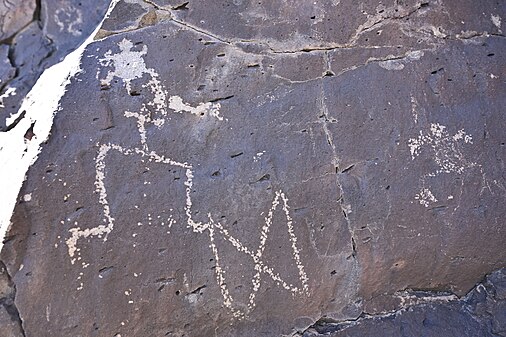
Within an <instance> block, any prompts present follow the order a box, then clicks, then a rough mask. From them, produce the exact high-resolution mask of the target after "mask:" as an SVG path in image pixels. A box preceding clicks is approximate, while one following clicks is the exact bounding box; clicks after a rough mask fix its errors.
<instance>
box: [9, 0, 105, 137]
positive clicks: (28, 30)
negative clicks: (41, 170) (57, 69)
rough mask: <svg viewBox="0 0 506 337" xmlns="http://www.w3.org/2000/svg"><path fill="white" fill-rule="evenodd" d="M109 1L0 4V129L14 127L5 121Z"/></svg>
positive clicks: (88, 29) (80, 38)
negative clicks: (45, 71)
mask: <svg viewBox="0 0 506 337" xmlns="http://www.w3.org/2000/svg"><path fill="white" fill-rule="evenodd" d="M37 4H38V5H37ZM107 5H108V3H107V2H106V1H98V2H90V1H81V0H41V1H40V2H36V1H24V0H23V1H3V2H1V3H0V56H1V59H0V60H1V61H0V95H2V96H3V98H1V99H0V103H1V104H0V132H4V131H6V129H7V128H8V127H13V125H6V119H7V118H8V117H9V116H11V115H12V114H15V113H17V112H18V109H19V107H20V105H21V101H22V99H23V98H24V96H25V95H26V94H27V93H28V92H29V91H30V89H31V88H32V86H33V85H34V84H35V82H36V81H37V79H38V78H39V76H40V74H41V73H42V71H43V70H44V69H46V68H48V67H50V66H51V65H53V64H55V63H58V62H60V61H61V60H62V59H63V58H64V57H65V56H66V55H67V54H68V53H70V52H71V51H72V50H74V49H75V48H77V47H78V46H79V45H80V44H81V43H82V42H84V39H85V38H86V37H87V36H88V35H89V34H90V33H91V32H93V30H94V29H95V27H96V26H97V24H98V23H99V22H100V20H101V19H102V18H103V16H104V14H105V11H106V9H107ZM5 50H7V52H5ZM12 70H14V73H12ZM4 72H8V75H7V76H6V75H4V74H3V73H4ZM13 89H14V90H15V91H13Z"/></svg>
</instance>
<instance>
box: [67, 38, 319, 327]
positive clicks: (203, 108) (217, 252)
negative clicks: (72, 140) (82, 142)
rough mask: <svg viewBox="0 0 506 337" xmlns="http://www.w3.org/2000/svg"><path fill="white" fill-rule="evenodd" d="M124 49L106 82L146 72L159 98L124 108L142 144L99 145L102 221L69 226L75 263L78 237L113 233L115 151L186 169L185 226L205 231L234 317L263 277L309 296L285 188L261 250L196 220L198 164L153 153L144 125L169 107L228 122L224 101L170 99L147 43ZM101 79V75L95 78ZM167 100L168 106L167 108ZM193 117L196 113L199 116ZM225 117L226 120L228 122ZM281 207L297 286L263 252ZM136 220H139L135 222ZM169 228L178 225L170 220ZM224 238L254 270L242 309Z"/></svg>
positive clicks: (263, 232) (111, 58) (113, 57)
mask: <svg viewBox="0 0 506 337" xmlns="http://www.w3.org/2000/svg"><path fill="white" fill-rule="evenodd" d="M119 47H120V53H119V54H113V53H112V52H111V51H108V52H107V53H106V54H105V58H104V59H101V60H100V61H99V62H100V64H101V65H105V66H107V67H114V70H113V71H112V70H110V71H108V73H107V75H106V77H105V78H104V79H102V80H101V81H102V84H103V85H110V82H111V80H112V79H113V78H114V77H118V78H120V79H121V80H123V82H124V86H125V88H126V90H128V91H130V90H131V81H132V80H134V79H138V78H141V77H143V76H144V75H146V74H147V75H148V77H150V80H148V82H147V84H145V85H144V87H146V88H149V90H151V92H152V93H153V95H154V96H155V99H154V101H151V102H149V103H147V104H144V105H143V106H142V108H141V109H140V111H139V112H129V111H127V112H125V114H124V116H125V117H128V118H130V117H134V118H136V119H137V129H138V131H139V137H140V146H139V147H133V148H125V147H122V146H120V145H118V144H114V143H105V144H101V143H98V144H97V146H98V154H97V156H96V159H95V169H96V175H95V191H96V192H97V194H98V199H99V203H100V204H101V205H102V209H103V219H102V221H103V224H100V225H98V226H96V227H94V228H87V229H81V228H79V227H77V228H72V229H70V233H71V236H70V237H69V238H68V239H67V240H66V243H67V247H68V254H69V256H70V258H71V263H72V264H74V263H75V262H76V261H79V260H81V259H82V256H81V253H80V248H79V247H78V240H79V239H80V238H90V237H98V238H101V239H103V240H104V241H106V240H107V237H108V235H110V234H111V233H112V232H113V229H114V226H115V218H114V214H112V212H111V208H110V206H109V201H108V195H107V184H106V181H105V180H106V159H107V156H108V155H109V154H110V153H111V152H112V151H116V152H117V153H119V154H121V155H124V156H140V157H141V158H142V160H144V161H147V162H154V163H161V164H164V165H168V166H172V167H176V168H179V169H182V170H183V171H184V172H185V179H184V186H185V196H184V198H185V202H184V218H185V221H186V225H187V228H188V229H189V230H191V231H192V232H193V233H196V234H203V235H206V236H207V237H208V238H209V248H210V253H211V254H212V256H213V258H214V261H215V268H214V270H215V277H216V281H217V284H218V286H219V288H220V292H221V295H222V297H223V305H224V306H225V307H226V308H228V309H229V310H230V312H231V313H232V315H233V317H235V318H239V319H240V318H244V317H246V315H247V314H248V312H249V311H251V310H252V309H253V308H254V307H255V298H256V296H257V293H258V291H259V289H260V287H261V284H262V280H263V277H267V278H270V279H272V280H273V281H274V282H275V283H276V284H277V285H279V286H280V287H282V288H284V289H285V290H287V291H288V292H290V293H292V294H293V295H307V294H308V293H309V286H308V277H307V275H306V272H305V268H304V265H303V263H302V260H301V253H300V249H299V248H298V245H297V236H296V234H295V230H294V225H293V220H292V218H291V215H290V207H289V205H288V198H287V196H286V195H285V193H284V192H283V191H281V190H278V191H275V192H274V197H273V200H272V204H271V208H270V210H269V211H268V213H267V216H266V217H265V219H264V220H265V221H264V224H263V226H262V227H261V228H260V232H259V239H260V244H259V245H258V247H257V249H256V250H254V249H251V248H250V247H247V246H246V245H245V244H244V243H243V242H241V239H240V238H237V237H235V236H233V235H232V234H231V233H230V232H229V231H228V230H227V228H225V226H224V225H223V224H222V223H220V222H218V221H216V220H214V219H213V217H212V215H211V214H210V213H209V214H207V219H208V220H207V221H204V222H201V221H197V220H195V219H194V213H193V210H192V207H193V200H192V193H193V192H194V182H193V178H194V165H193V164H190V163H187V162H182V161H178V160H174V159H172V158H168V157H166V156H164V155H161V154H158V153H156V152H155V151H151V150H150V149H149V147H148V143H147V135H146V129H145V125H146V123H153V124H154V125H156V126H157V127H161V126H162V125H164V123H165V121H166V120H167V114H168V111H167V108H168V109H170V110H172V111H173V113H184V112H186V113H188V114H189V115H196V116H198V117H199V118H213V119H215V120H217V121H220V122H222V121H224V118H223V117H221V115H220V108H221V105H220V103H210V102H207V103H200V104H198V105H197V106H196V107H193V106H191V105H190V104H187V103H185V102H183V99H182V98H181V97H179V96H171V97H169V98H168V97H167V94H166V92H165V90H164V87H163V86H162V84H161V82H160V80H159V78H158V74H157V73H156V71H155V70H154V69H152V68H147V67H146V65H145V63H144V59H143V56H144V55H145V54H146V53H147V48H146V47H145V46H144V47H143V49H142V50H141V51H132V47H133V44H132V42H130V41H128V40H126V39H124V40H123V41H121V42H120V43H119ZM97 78H98V76H97ZM166 102H168V105H167V106H165V104H166ZM196 116H195V117H196ZM225 121H226V120H225ZM277 209H280V210H282V212H283V215H284V219H285V220H286V222H285V223H284V224H283V226H286V231H287V233H288V240H289V246H290V250H291V252H290V254H291V255H292V258H293V263H294V265H295V267H296V269H297V272H298V279H299V280H298V283H299V284H298V285H294V284H291V283H290V282H288V281H286V280H285V278H284V276H282V275H281V274H280V273H278V272H277V271H276V270H275V269H274V268H273V267H271V266H270V265H269V262H268V261H265V259H264V251H265V249H266V242H267V239H268V236H269V234H270V233H271V232H272V228H273V226H274V225H275V224H274V221H273V217H274V212H275V211H276V210H277ZM132 221H133V223H137V220H132ZM169 223H170V224H169V227H170V226H171V225H172V224H173V223H174V221H173V220H171V219H170V221H169ZM218 237H220V238H221V239H222V242H223V241H224V242H226V243H228V244H230V245H231V246H232V247H234V248H235V250H236V251H237V252H239V253H241V254H244V255H245V256H246V257H247V258H248V260H249V261H250V263H251V266H252V270H253V273H254V275H253V278H252V280H251V291H250V292H249V294H248V303H247V305H246V306H242V307H239V306H238V305H237V303H236V301H235V299H234V298H233V297H232V295H231V294H230V291H229V288H228V286H227V282H226V273H225V270H226V268H225V266H224V265H223V261H224V260H223V256H222V252H221V247H219V245H218V244H217V240H216V239H217V238H218Z"/></svg>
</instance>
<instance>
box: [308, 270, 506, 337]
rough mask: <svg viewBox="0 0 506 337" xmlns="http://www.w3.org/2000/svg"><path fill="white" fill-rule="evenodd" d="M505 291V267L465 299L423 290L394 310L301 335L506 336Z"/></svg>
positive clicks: (326, 325)
mask: <svg viewBox="0 0 506 337" xmlns="http://www.w3.org/2000/svg"><path fill="white" fill-rule="evenodd" d="M505 291H506V271H505V270H504V269H502V270H499V271H496V272H494V273H492V274H491V275H489V276H488V277H487V279H486V280H485V282H483V283H480V284H479V285H478V286H477V287H475V288H474V289H473V290H472V291H471V292H470V293H469V294H468V295H467V296H466V297H465V298H463V299H462V300H456V299H455V298H452V296H448V295H441V296H436V297H435V296H434V295H433V294H428V297H424V294H423V293H422V292H418V293H415V294H410V295H409V296H399V298H400V299H403V300H404V301H405V302H406V301H408V302H411V303H412V304H411V305H410V306H408V307H407V308H404V309H401V310H398V311H395V312H391V313H385V314H382V315H378V316H370V315H363V317H360V318H359V319H357V320H354V321H349V322H342V323H325V322H323V321H322V322H319V323H318V324H316V325H314V326H312V327H310V328H308V329H307V330H306V331H305V332H304V333H303V334H302V336H304V337H317V336H322V335H325V336H332V337H340V336H347V337H353V336H357V337H359V336H360V337H367V336H392V337H395V336H434V337H439V336H448V337H451V336H455V337H458V336H491V337H492V336H505V335H506V326H505V322H506V317H505V315H506V302H505V297H504V292H505ZM425 295H426V294H425Z"/></svg>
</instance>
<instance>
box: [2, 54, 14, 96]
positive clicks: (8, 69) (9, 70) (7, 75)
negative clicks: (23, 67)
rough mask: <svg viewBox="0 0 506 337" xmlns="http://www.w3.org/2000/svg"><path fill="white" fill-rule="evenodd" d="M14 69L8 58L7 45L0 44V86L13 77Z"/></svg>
mask: <svg viewBox="0 0 506 337" xmlns="http://www.w3.org/2000/svg"><path fill="white" fill-rule="evenodd" d="M15 73H16V69H14V67H13V66H12V64H11V63H10V60H9V46H7V45H0V87H2V86H3V85H4V83H6V82H8V81H9V80H10V79H11V78H13V77H14V75H15Z"/></svg>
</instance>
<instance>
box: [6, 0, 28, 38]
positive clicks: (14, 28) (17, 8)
mask: <svg viewBox="0 0 506 337" xmlns="http://www.w3.org/2000/svg"><path fill="white" fill-rule="evenodd" d="M35 8H36V2H35V0H27V1H9V0H2V1H1V2H0V42H3V40H7V39H9V38H11V37H12V36H13V35H14V34H16V33H17V32H18V31H20V30H21V29H22V28H23V27H25V26H26V25H28V24H29V23H30V22H31V21H32V20H33V17H34V15H35Z"/></svg>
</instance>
